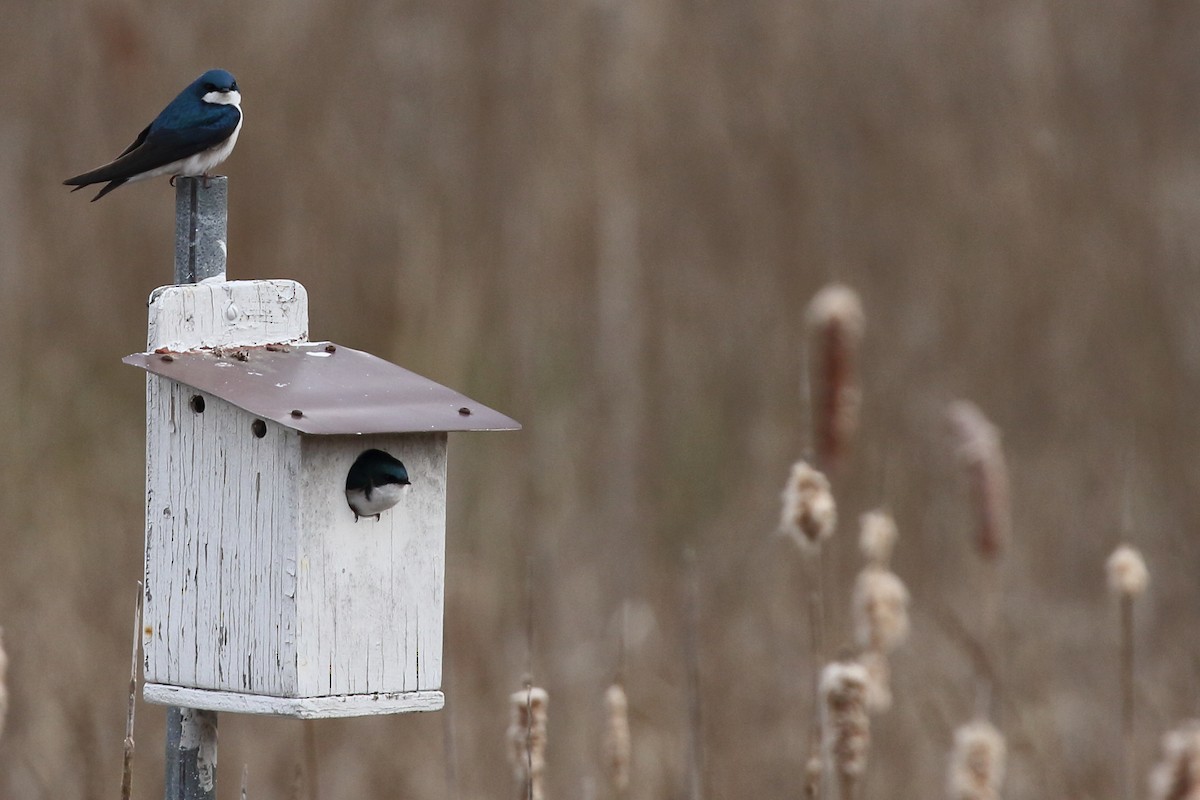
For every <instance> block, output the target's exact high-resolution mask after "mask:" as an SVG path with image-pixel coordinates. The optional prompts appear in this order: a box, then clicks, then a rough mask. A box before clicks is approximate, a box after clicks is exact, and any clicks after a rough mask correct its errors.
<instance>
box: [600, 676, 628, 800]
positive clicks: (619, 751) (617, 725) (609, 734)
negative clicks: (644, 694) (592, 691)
mask: <svg viewBox="0 0 1200 800" xmlns="http://www.w3.org/2000/svg"><path fill="white" fill-rule="evenodd" d="M604 706H605V710H606V711H607V712H608V714H607V719H606V723H607V724H606V725H605V729H604V761H605V767H606V769H607V771H608V780H609V785H610V786H611V787H612V791H613V795H614V796H615V797H624V796H625V792H626V790H627V789H628V788H629V758H630V749H631V744H630V738H629V700H628V698H626V696H625V689H624V688H623V687H622V686H621V684H619V683H614V684H613V685H612V686H609V687H608V691H606V692H605V693H604Z"/></svg>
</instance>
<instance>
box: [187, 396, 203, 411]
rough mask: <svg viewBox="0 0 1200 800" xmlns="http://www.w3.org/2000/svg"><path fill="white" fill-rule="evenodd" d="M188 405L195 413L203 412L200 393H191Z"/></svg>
mask: <svg viewBox="0 0 1200 800" xmlns="http://www.w3.org/2000/svg"><path fill="white" fill-rule="evenodd" d="M188 405H190V406H191V407H192V411H195V412H196V413H197V414H203V413H204V398H203V397H201V396H200V395H198V394H194V395H192V399H191V402H189V403H188Z"/></svg>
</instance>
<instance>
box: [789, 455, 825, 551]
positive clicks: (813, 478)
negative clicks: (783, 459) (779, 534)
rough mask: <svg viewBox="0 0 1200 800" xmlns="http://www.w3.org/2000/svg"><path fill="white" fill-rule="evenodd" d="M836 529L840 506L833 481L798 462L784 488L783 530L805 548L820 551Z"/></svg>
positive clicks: (794, 465)
mask: <svg viewBox="0 0 1200 800" xmlns="http://www.w3.org/2000/svg"><path fill="white" fill-rule="evenodd" d="M836 526H837V505H836V504H835V503H834V501H833V490H832V489H831V488H830V486H829V479H828V478H826V477H825V475H824V474H823V473H821V472H819V471H818V470H815V469H813V468H812V467H810V466H809V465H808V464H807V463H806V462H804V461H797V462H796V463H795V464H793V465H792V474H791V475H790V476H789V477H788V482H787V485H786V486H785V487H784V488H783V515H782V518H781V519H780V529H781V530H782V531H783V532H784V533H785V534H787V535H789V536H791V537H792V538H793V539H795V540H796V542H797V543H799V544H800V545H801V546H802V547H805V548H807V549H810V550H812V551H816V550H817V549H819V548H820V546H821V542H823V541H824V540H826V539H828V538H829V537H830V536H832V535H833V529H834V528H835V527H836Z"/></svg>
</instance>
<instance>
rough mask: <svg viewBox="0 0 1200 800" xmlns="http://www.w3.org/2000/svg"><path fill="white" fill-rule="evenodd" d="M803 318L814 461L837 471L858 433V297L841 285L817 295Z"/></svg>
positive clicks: (862, 321)
mask: <svg viewBox="0 0 1200 800" xmlns="http://www.w3.org/2000/svg"><path fill="white" fill-rule="evenodd" d="M805 317H806V321H807V323H808V328H809V335H810V338H811V340H812V342H813V349H814V354H815V357H814V360H813V366H814V367H815V370H816V375H814V376H813V377H814V380H812V382H811V385H812V387H813V391H814V397H813V405H814V407H815V411H816V419H815V423H816V431H815V433H816V445H817V458H818V461H819V462H820V464H821V466H822V467H824V468H826V469H836V468H837V467H838V466H839V465H840V463H841V461H842V458H843V456H844V455H845V452H846V450H847V448H848V447H849V444H850V440H851V439H853V437H854V434H855V432H856V431H857V429H858V409H859V404H860V391H859V388H858V380H857V374H856V373H857V361H858V350H859V346H860V344H861V342H862V337H863V330H864V328H865V327H866V317H865V316H864V314H863V309H862V302H861V301H860V300H859V299H858V293H857V292H855V291H854V290H853V289H851V288H850V287H848V286H843V285H840V284H831V285H829V286H826V287H825V288H823V289H822V290H821V291H819V292H817V294H816V295H815V296H814V297H813V299H812V301H811V302H810V303H809V304H808V311H807V313H806V314H805Z"/></svg>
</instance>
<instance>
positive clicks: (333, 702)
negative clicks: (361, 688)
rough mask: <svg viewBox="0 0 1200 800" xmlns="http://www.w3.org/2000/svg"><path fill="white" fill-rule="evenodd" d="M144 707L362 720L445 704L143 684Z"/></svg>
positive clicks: (406, 697)
mask: <svg viewBox="0 0 1200 800" xmlns="http://www.w3.org/2000/svg"><path fill="white" fill-rule="evenodd" d="M142 697H143V698H144V699H145V700H146V702H147V703H158V704H160V705H167V706H181V707H183V708H202V709H206V710H208V711H230V712H233V713H237V714H268V715H272V716H277V717H296V718H299V719H331V718H334V717H366V716H376V715H382V714H402V713H405V712H410V711H439V710H441V708H442V707H443V706H444V705H445V704H446V696H445V695H444V694H442V693H441V692H435V691H423V692H383V693H379V694H348V695H339V696H336V697H267V696H265V695H256V694H238V693H236V692H216V691H211V690H208V689H185V688H182V687H179V686H165V685H163V684H161V683H147V684H145V686H143V687H142Z"/></svg>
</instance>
